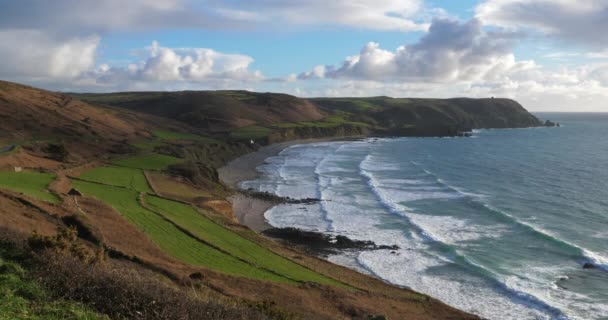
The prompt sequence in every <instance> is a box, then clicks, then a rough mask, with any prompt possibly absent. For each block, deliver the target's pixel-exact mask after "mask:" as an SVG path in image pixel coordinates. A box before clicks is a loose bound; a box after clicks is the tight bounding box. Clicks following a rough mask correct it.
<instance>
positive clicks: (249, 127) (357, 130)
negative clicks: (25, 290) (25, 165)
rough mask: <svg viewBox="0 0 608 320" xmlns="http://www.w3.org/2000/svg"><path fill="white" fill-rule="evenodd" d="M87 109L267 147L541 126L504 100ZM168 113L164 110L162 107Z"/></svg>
mask: <svg viewBox="0 0 608 320" xmlns="http://www.w3.org/2000/svg"><path fill="white" fill-rule="evenodd" d="M74 96H75V97H78V98H80V99H83V100H85V101H88V102H90V103H93V104H105V105H112V106H117V107H123V108H127V109H130V110H137V111H140V112H145V113H149V114H154V115H158V116H163V117H168V118H171V119H174V120H179V121H182V122H184V123H186V124H189V125H192V126H194V127H198V128H201V129H203V130H205V131H207V132H213V133H228V134H229V135H230V136H231V137H232V138H236V139H243V140H249V139H254V140H256V141H258V142H262V143H272V142H278V141H284V140H290V139H298V138H318V137H322V136H346V135H367V134H370V133H371V134H376V135H396V136H453V135H458V134H460V133H462V132H466V131H470V130H472V129H477V128H519V127H532V126H539V125H541V123H540V121H539V120H538V119H536V117H534V116H533V115H531V114H530V113H528V112H527V111H526V110H525V109H524V108H523V107H522V106H521V105H520V104H519V103H517V102H516V101H513V100H510V99H494V98H489V99H469V98H455V99H420V98H416V99H410V98H389V97H371V98H313V99H303V98H296V97H293V96H289V95H285V94H276V93H254V92H247V91H197V92H193V91H183V92H149V93H143V92H139V93H137V92H133V93H110V94H78V95H74ZM168 106H170V107H168Z"/></svg>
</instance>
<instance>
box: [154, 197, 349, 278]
mask: <svg viewBox="0 0 608 320" xmlns="http://www.w3.org/2000/svg"><path fill="white" fill-rule="evenodd" d="M145 199H146V205H147V206H150V208H152V209H153V210H154V211H157V212H160V213H162V214H163V215H164V216H165V217H166V218H168V219H169V220H171V221H173V222H174V223H175V224H177V225H179V226H180V227H182V228H184V229H186V230H188V231H189V232H190V233H192V234H193V235H195V236H197V237H199V238H201V239H203V240H205V241H207V242H209V243H213V244H214V245H215V246H218V247H219V248H221V249H222V250H225V251H227V252H229V253H230V254H231V255H233V256H236V257H239V258H241V259H244V260H247V261H249V262H251V263H252V264H254V265H257V266H259V267H262V268H264V269H268V270H273V271H274V272H276V273H278V274H282V275H285V276H287V277H289V278H291V279H295V280H298V281H312V282H317V283H323V284H331V285H341V284H340V283H339V282H337V281H335V280H333V279H330V278H327V277H324V276H323V275H320V274H318V273H316V272H314V271H312V270H309V269H307V268H305V267H303V266H301V265H299V264H297V263H294V262H293V261H291V260H288V259H286V258H284V257H281V256H279V255H278V254H276V253H274V252H272V251H270V250H268V249H265V248H263V247H262V246H260V245H258V244H257V243H255V242H253V241H251V240H248V239H245V238H243V237H241V236H239V235H238V234H236V233H234V232H232V231H230V230H228V229H226V228H224V227H222V226H220V225H218V224H216V223H215V222H213V221H211V220H209V219H208V218H207V217H205V216H203V215H202V214H201V213H199V212H198V211H196V209H194V208H193V207H192V206H189V205H186V204H183V203H178V202H175V201H170V200H166V199H162V198H159V197H155V196H147V197H146V198H145Z"/></svg>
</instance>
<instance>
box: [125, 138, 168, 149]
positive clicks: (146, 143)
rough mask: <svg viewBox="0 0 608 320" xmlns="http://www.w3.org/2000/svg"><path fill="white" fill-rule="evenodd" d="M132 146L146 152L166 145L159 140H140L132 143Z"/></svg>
mask: <svg viewBox="0 0 608 320" xmlns="http://www.w3.org/2000/svg"><path fill="white" fill-rule="evenodd" d="M130 144H131V145H132V146H134V147H136V148H138V149H141V150H144V151H152V150H154V148H156V147H160V146H163V145H165V142H164V141H159V140H140V141H137V142H132V143H130Z"/></svg>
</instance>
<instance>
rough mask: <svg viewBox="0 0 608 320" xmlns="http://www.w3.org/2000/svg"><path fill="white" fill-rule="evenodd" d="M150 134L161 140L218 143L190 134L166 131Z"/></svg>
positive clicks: (211, 139)
mask: <svg viewBox="0 0 608 320" xmlns="http://www.w3.org/2000/svg"><path fill="white" fill-rule="evenodd" d="M152 134H153V135H154V136H155V137H157V138H160V139H163V140H169V141H171V140H194V141H202V142H208V143H216V142H218V141H217V140H216V139H213V138H209V137H205V136H200V135H197V134H192V133H182V132H175V131H167V130H154V131H152Z"/></svg>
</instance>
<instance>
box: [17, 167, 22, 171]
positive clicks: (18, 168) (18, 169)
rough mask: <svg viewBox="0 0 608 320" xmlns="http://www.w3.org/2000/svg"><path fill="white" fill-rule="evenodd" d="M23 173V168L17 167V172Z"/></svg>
mask: <svg viewBox="0 0 608 320" xmlns="http://www.w3.org/2000/svg"><path fill="white" fill-rule="evenodd" d="M21 171H23V168H21V167H15V172H21Z"/></svg>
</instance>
